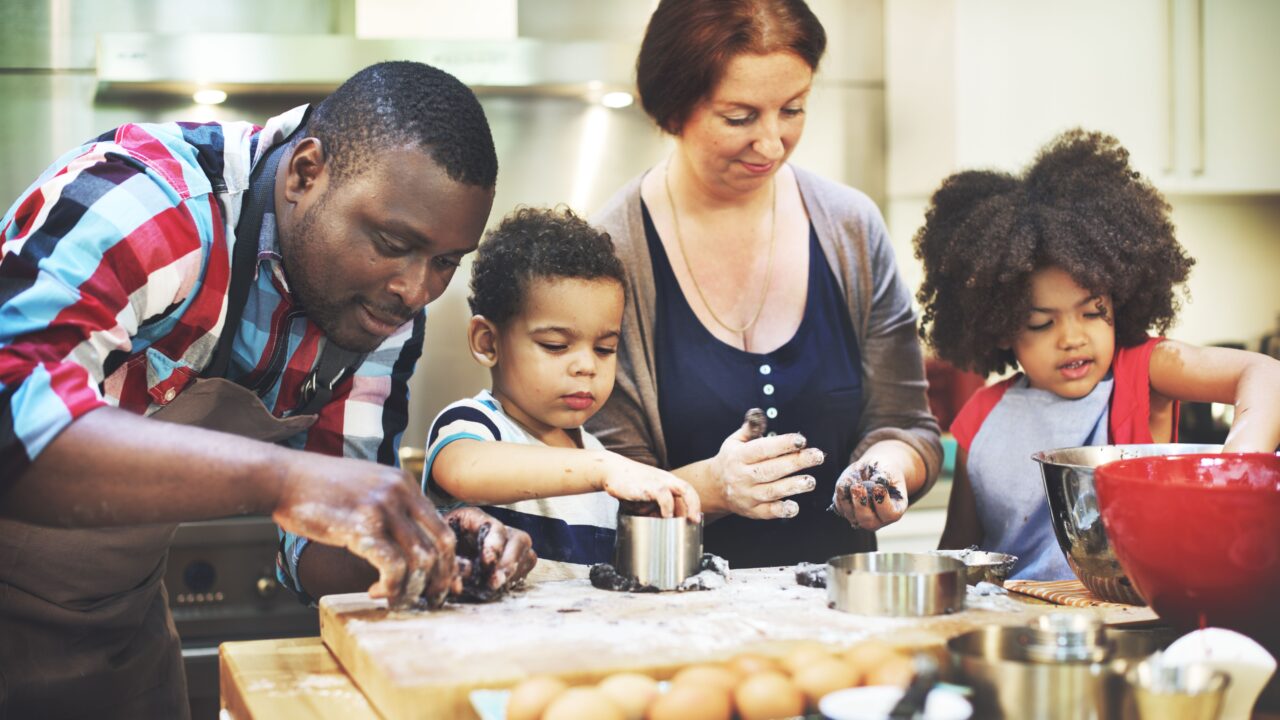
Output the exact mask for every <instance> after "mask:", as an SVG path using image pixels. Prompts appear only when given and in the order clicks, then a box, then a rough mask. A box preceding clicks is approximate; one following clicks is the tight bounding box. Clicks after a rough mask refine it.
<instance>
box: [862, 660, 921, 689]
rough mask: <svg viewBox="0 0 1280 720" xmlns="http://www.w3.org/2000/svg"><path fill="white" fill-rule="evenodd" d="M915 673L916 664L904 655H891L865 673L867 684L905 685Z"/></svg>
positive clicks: (908, 683) (909, 682)
mask: <svg viewBox="0 0 1280 720" xmlns="http://www.w3.org/2000/svg"><path fill="white" fill-rule="evenodd" d="M915 675H916V666H915V663H914V662H913V661H912V660H911V658H909V657H907V656H906V655H900V654H899V655H891V656H889V657H888V658H885V661H884V662H882V663H880V664H879V665H877V666H876V667H874V668H872V669H871V671H870V672H868V673H867V677H866V684H867V685H897V686H898V687H906V686H908V685H910V684H911V678H913V677H915Z"/></svg>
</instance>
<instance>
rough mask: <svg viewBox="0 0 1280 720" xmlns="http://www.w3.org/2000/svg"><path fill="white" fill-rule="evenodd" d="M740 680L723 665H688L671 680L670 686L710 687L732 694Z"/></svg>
mask: <svg viewBox="0 0 1280 720" xmlns="http://www.w3.org/2000/svg"><path fill="white" fill-rule="evenodd" d="M741 679H742V678H741V677H740V676H739V675H738V674H737V673H735V672H734V671H732V670H730V669H729V668H727V667H725V666H723V665H709V664H708V665H690V666H689V667H687V668H684V669H682V670H681V671H680V672H678V673H676V674H675V677H673V678H671V684H672V685H685V684H689V685H710V686H713V687H718V688H721V689H723V690H724V691H725V692H727V693H731V692H733V689H734V688H735V687H737V685H738V681H739V680H741Z"/></svg>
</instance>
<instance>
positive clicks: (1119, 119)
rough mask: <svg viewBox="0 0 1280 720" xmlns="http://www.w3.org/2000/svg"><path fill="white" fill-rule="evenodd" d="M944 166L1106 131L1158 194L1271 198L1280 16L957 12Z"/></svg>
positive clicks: (1276, 170) (988, 4)
mask: <svg viewBox="0 0 1280 720" xmlns="http://www.w3.org/2000/svg"><path fill="white" fill-rule="evenodd" d="M950 9H951V10H952V12H953V13H954V14H953V15H952V17H953V18H954V30H955V35H954V60H955V64H954V68H953V71H952V72H953V77H954V79H955V82H954V88H955V96H954V103H955V135H954V138H955V148H954V151H955V154H954V160H955V166H956V168H970V167H999V168H1003V169H1009V170H1015V169H1018V168H1020V167H1022V166H1024V165H1025V164H1026V163H1028V162H1030V161H1031V159H1032V158H1033V156H1034V153H1035V151H1036V149H1037V148H1039V147H1040V146H1041V145H1043V144H1044V143H1045V142H1046V141H1048V140H1049V139H1050V138H1052V137H1053V136H1054V135H1055V134H1057V133H1059V132H1061V131H1062V130H1065V129H1067V128H1070V127H1075V126H1083V127H1086V128H1089V129H1097V130H1103V131H1106V132H1108V133H1111V134H1113V135H1115V136H1116V137H1118V138H1119V139H1120V141H1121V143H1122V144H1123V145H1124V146H1125V147H1127V148H1128V149H1129V150H1130V152H1131V153H1132V160H1133V163H1134V165H1135V167H1136V168H1137V169H1138V170H1139V171H1141V172H1143V173H1144V174H1146V175H1147V176H1148V177H1150V178H1152V179H1153V181H1154V182H1155V183H1156V185H1157V186H1159V187H1160V188H1162V189H1164V190H1166V191H1168V192H1194V193H1257V192H1280V131H1277V129H1276V128H1277V127H1280V123H1277V120H1276V118H1277V117H1280V82H1277V81H1276V80H1275V79H1274V78H1273V77H1271V74H1272V73H1273V72H1275V70H1276V69H1277V68H1280V44H1277V43H1275V42H1269V40H1273V39H1274V37H1275V34H1276V32H1277V31H1280V3H1277V2H1273V1H1272V0H1124V2H1115V1H1114V0H1074V1H1073V2H1070V3H1062V2H1050V1H1049V0H958V2H956V3H954V5H951V8H950Z"/></svg>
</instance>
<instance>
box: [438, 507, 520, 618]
mask: <svg viewBox="0 0 1280 720" xmlns="http://www.w3.org/2000/svg"><path fill="white" fill-rule="evenodd" d="M449 527H450V528H451V529H452V530H453V534H454V535H455V536H456V537H457V546H456V547H457V562H458V569H459V570H460V571H461V573H462V592H461V593H458V594H456V595H450V596H449V599H450V600H452V601H453V602H459V603H487V602H493V601H494V600H497V599H498V598H500V597H502V596H503V595H506V594H507V591H508V590H510V589H511V584H510V583H508V584H506V585H503V586H502V587H499V588H497V589H496V590H495V589H493V588H491V587H489V583H490V581H492V580H493V573H494V571H496V570H497V569H498V568H497V564H496V563H486V562H485V561H484V540H485V538H486V537H488V535H489V525H488V523H486V524H484V525H481V526H480V529H479V530H478V531H477V532H476V534H475V535H474V536H470V535H467V534H466V533H464V532H463V530H462V524H461V523H460V522H459V521H458V519H457V518H450V519H449Z"/></svg>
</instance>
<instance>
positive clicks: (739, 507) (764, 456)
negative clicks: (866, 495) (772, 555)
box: [711, 421, 826, 520]
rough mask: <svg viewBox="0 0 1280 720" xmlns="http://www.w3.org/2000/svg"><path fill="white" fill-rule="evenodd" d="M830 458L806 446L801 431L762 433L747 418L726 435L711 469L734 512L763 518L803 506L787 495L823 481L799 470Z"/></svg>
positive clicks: (783, 514) (789, 513) (790, 512)
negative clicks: (762, 435)
mask: <svg viewBox="0 0 1280 720" xmlns="http://www.w3.org/2000/svg"><path fill="white" fill-rule="evenodd" d="M825 458H826V456H825V455H824V454H823V452H822V451H821V450H819V449H817V448H807V447H805V439H804V436H803V435H800V434H799V433H791V434H788V435H777V436H775V437H758V428H753V427H752V426H751V423H750V422H749V421H748V422H744V423H743V424H742V427H741V428H739V429H738V431H737V432H735V433H734V434H732V435H730V436H729V437H728V438H726V439H725V441H724V443H723V444H721V445H720V452H719V453H717V454H716V456H715V457H714V458H712V459H711V473H712V476H713V477H714V478H715V480H716V482H717V483H718V485H719V487H720V488H721V492H722V493H723V498H724V506H725V508H726V509H728V510H729V512H732V513H734V514H735V515H742V516H743V517H749V518H754V519H757V520H768V519H772V518H789V517H795V515H796V513H798V512H799V511H800V506H799V505H798V504H797V503H796V502H795V501H794V500H785V499H784V498H787V497H790V496H792V495H798V494H800V493H805V492H809V491H810V490H812V489H813V488H814V487H815V486H816V484H817V481H816V480H814V479H813V477H811V476H809V475H796V473H798V472H800V471H801V470H804V469H806V468H811V467H814V466H815V465H821V464H822V461H823V460H824V459H825Z"/></svg>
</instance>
